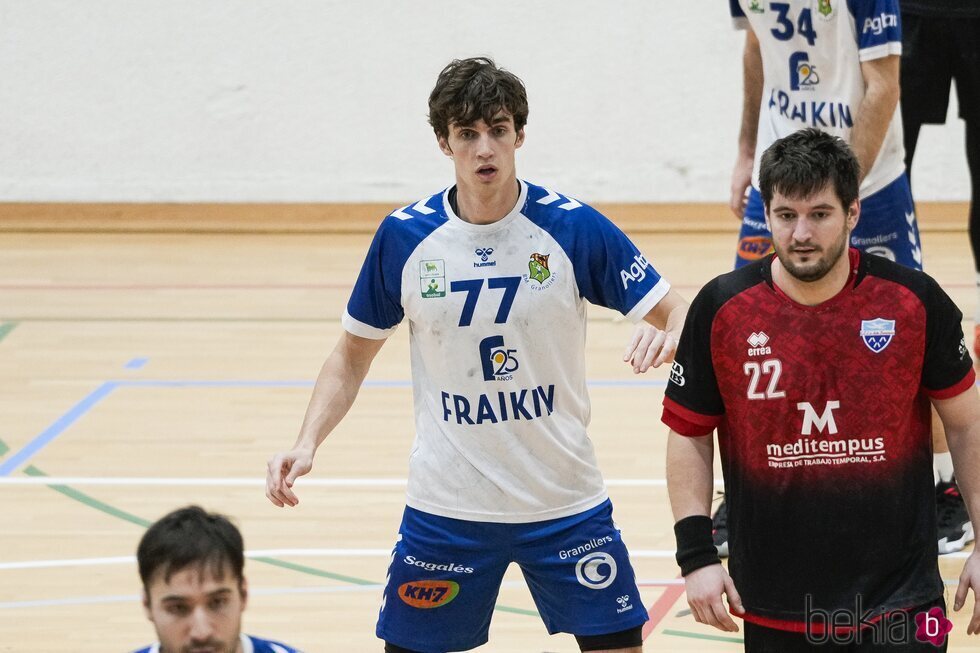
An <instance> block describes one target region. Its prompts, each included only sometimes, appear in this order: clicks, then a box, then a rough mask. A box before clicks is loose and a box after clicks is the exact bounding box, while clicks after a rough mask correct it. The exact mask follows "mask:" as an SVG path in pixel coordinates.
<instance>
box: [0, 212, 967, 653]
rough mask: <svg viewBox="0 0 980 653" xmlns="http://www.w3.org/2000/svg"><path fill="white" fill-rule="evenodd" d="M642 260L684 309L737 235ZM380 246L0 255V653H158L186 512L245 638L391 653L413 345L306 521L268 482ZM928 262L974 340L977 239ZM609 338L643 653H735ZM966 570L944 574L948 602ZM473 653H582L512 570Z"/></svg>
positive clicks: (602, 330)
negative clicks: (389, 602)
mask: <svg viewBox="0 0 980 653" xmlns="http://www.w3.org/2000/svg"><path fill="white" fill-rule="evenodd" d="M733 230H734V226H733ZM636 240H637V241H638V243H639V244H640V246H641V248H642V249H643V250H644V251H645V252H646V253H647V255H648V257H649V258H650V259H651V260H652V261H653V262H654V265H655V266H656V267H657V268H658V269H659V270H660V271H661V272H662V273H663V274H664V275H666V276H667V277H668V278H670V279H671V280H672V281H673V283H674V284H675V286H676V287H677V288H679V290H680V291H681V292H682V293H683V294H684V295H685V296H687V297H688V298H691V297H693V295H694V293H695V292H696V291H697V289H698V288H699V287H700V286H701V285H702V284H703V283H704V282H705V281H707V280H708V279H709V278H710V277H712V276H713V275H715V274H719V273H721V272H724V271H726V270H727V269H729V266H730V265H731V262H732V251H733V247H734V235H733V234H704V233H701V234H694V233H688V234H651V235H643V236H637V238H636ZM368 241H369V237H368V236H366V235H308V234H294V235H285V234H279V235H248V234H239V235H179V234H143V235H140V234H97V233H87V234H86V233H83V234H78V233H74V234H65V233H62V234H58V233H51V234H37V233H35V234H29V233H2V234H0V253H2V255H0V370H2V373H0V415H2V419H0V651H4V652H8V651H44V652H45V653H60V652H66V653H67V652H72V653H89V652H91V653H95V652H99V653H105V652H107V651H130V650H132V649H134V648H136V647H137V646H140V645H144V644H145V643H147V642H149V641H151V640H152V639H153V636H152V629H151V626H150V624H149V623H148V622H146V621H145V618H144V616H143V613H142V610H141V607H140V605H139V601H138V591H139V581H138V577H137V574H136V568H135V563H134V560H133V553H134V551H135V547H136V543H137V541H138V539H139V538H140V536H141V535H142V533H143V531H144V529H145V527H146V526H147V524H148V523H149V522H151V521H152V520H154V519H156V518H158V517H159V516H161V515H162V514H164V513H165V512H167V511H169V510H171V509H173V508H175V507H178V506H181V505H185V504H189V503H196V504H200V505H202V506H204V507H206V508H208V509H210V510H217V511H222V512H224V513H226V514H228V515H230V516H232V517H233V518H234V519H235V521H236V522H237V523H238V524H239V525H240V527H241V529H242V531H243V533H244V536H245V542H246V545H247V548H248V549H249V551H250V559H249V561H248V563H247V565H246V574H247V576H248V578H249V581H250V583H251V589H252V591H251V601H250V605H249V608H248V610H247V612H246V614H245V629H246V631H247V632H251V633H254V634H258V635H262V636H266V637H271V638H276V639H281V640H284V641H286V642H288V643H290V644H292V645H294V646H297V647H301V648H303V649H305V650H306V651H307V652H308V653H316V652H321V651H353V652H357V653H360V652H362V651H364V652H368V651H379V650H380V643H379V642H378V641H377V640H376V639H375V638H374V634H373V633H374V622H375V618H376V615H377V610H378V605H379V598H380V585H379V584H380V583H381V582H383V581H384V578H385V570H386V566H387V563H388V555H389V551H390V548H391V546H392V544H393V541H394V535H395V532H396V528H397V525H398V522H399V517H400V514H401V510H402V507H403V492H404V476H405V470H406V458H407V454H408V450H409V446H410V443H411V440H412V432H413V426H412V403H411V402H412V396H411V388H410V385H409V378H410V377H409V364H408V348H407V328H405V327H403V328H401V329H400V330H399V331H398V332H397V334H396V335H395V336H393V337H392V338H391V341H390V342H389V343H388V344H387V345H386V346H385V348H384V349H383V350H382V353H381V354H380V356H379V358H378V360H377V361H376V363H375V365H374V367H373V369H372V370H371V373H370V375H369V377H368V380H367V382H366V384H365V386H364V388H363V389H362V390H361V394H360V397H359V398H358V400H357V403H356V404H355V405H354V408H353V409H352V411H351V413H350V415H349V416H348V417H347V419H346V421H344V422H343V423H342V425H341V426H340V427H339V428H338V429H337V431H336V432H335V433H334V434H333V435H332V436H331V437H330V439H329V440H328V441H327V443H326V444H325V445H324V446H323V448H322V449H321V451H320V454H319V457H318V460H317V464H316V467H315V469H314V472H313V474H312V477H311V478H309V480H305V481H303V482H301V483H299V484H298V485H297V488H298V491H299V493H300V497H301V503H300V505H299V506H298V507H297V508H295V509H292V510H283V509H278V508H275V507H274V506H272V505H271V504H270V503H268V502H267V501H266V499H265V497H264V495H263V478H264V472H265V462H266V460H267V458H268V457H269V456H270V455H271V453H272V452H274V451H276V450H278V449H281V448H285V447H287V446H289V445H290V444H291V443H292V441H293V438H294V437H295V434H296V431H297V428H298V426H299V423H300V420H301V419H302V416H303V411H304V409H305V406H306V403H307V400H308V398H309V394H310V391H311V387H312V379H313V378H314V377H315V375H316V373H317V371H318V369H319V366H320V364H321V362H322V360H323V358H324V357H325V356H326V354H327V353H328V352H329V351H330V349H331V348H332V346H333V343H334V342H335V340H336V338H337V336H338V334H339V331H340V328H341V327H340V323H339V316H340V315H341V312H342V310H343V307H344V304H345V302H346V298H347V294H348V291H349V288H350V286H351V284H352V282H353V280H354V278H355V275H356V273H357V271H358V269H359V266H360V262H361V259H362V257H363V254H364V252H365V250H366V247H367V244H368ZM924 245H925V251H926V259H927V260H926V264H927V269H928V270H929V271H930V272H932V273H933V274H934V275H935V276H936V277H937V278H938V279H939V280H940V281H941V282H942V283H943V285H944V286H945V287H946V288H947V289H948V291H949V292H950V293H951V294H952V295H953V297H954V299H956V301H957V302H958V303H959V305H960V306H961V307H962V309H963V311H964V314H965V315H966V318H967V319H966V320H965V322H964V327H965V328H966V329H967V330H968V332H969V333H972V327H973V323H972V315H973V310H974V301H975V295H974V291H973V272H972V267H971V260H970V254H969V248H968V244H967V238H966V235H965V233H941V232H930V233H926V234H925V236H924ZM613 317H614V316H613V315H612V314H611V313H610V312H608V311H605V310H596V309H593V310H591V312H590V317H589V320H590V324H589V337H588V352H587V355H588V364H589V379H590V387H591V395H592V402H593V423H592V426H591V434H592V437H593V439H594V441H595V444H596V448H597V451H598V455H599V458H600V463H601V465H602V468H603V470H604V473H605V475H606V478H607V479H608V482H609V485H610V493H611V494H612V497H613V500H614V502H615V506H616V518H617V522H618V524H619V525H620V527H621V528H622V529H623V532H624V534H625V537H626V540H627V543H628V544H629V546H630V548H631V551H632V553H633V557H634V562H635V566H636V570H637V574H638V578H639V579H640V585H641V593H642V597H631V600H637V599H638V598H639V599H641V600H642V602H643V605H644V606H645V608H646V609H648V610H649V613H650V616H651V620H650V622H649V624H648V626H649V628H648V629H647V631H645V632H646V633H647V635H648V637H647V640H646V642H647V647H646V649H647V650H648V651H738V650H740V646H739V645H738V642H739V641H740V639H739V637H738V636H737V635H736V636H731V635H729V634H727V633H721V632H718V631H713V630H711V629H709V628H707V627H705V626H701V625H699V624H697V623H696V622H695V621H694V620H693V619H692V618H691V616H690V615H689V614H688V612H687V610H686V607H687V606H686V602H685V600H684V597H683V588H682V586H681V585H680V584H679V582H678V580H677V568H676V566H675V564H674V562H673V559H672V556H673V551H672V549H673V536H672V530H671V524H672V520H671V518H670V516H669V509H668V504H667V494H666V489H665V487H664V481H663V479H664V462H663V461H664V442H665V428H664V427H663V426H662V425H661V424H660V421H659V414H660V411H659V407H660V400H661V396H662V392H663V387H664V379H665V376H664V373H663V372H660V371H658V372H656V373H652V374H649V375H647V376H643V377H635V376H634V375H633V374H632V372H631V371H630V370H629V369H628V368H627V367H626V366H625V365H624V364H623V363H622V362H621V360H620V359H621V356H622V351H623V348H624V345H625V342H626V340H627V339H628V337H629V335H630V333H631V326H630V325H629V324H627V323H625V322H621V321H615V320H614V319H613ZM539 326H540V328H543V329H558V328H561V325H557V324H542V325H539ZM433 482H438V479H433ZM859 545H860V544H859V543H858V542H855V546H859ZM896 546H901V543H896ZM842 554H844V555H846V551H845V552H842ZM962 562H963V560H962V556H947V557H944V558H943V559H942V560H941V568H942V571H943V575H944V577H945V578H947V579H949V581H950V583H951V584H952V583H954V582H955V579H956V577H957V576H958V574H959V570H960V567H961V565H962ZM952 591H953V589H952V587H950V592H952ZM950 596H952V594H951V593H950ZM970 605H971V606H972V599H971V603H970ZM954 623H955V626H954V630H953V633H952V636H953V639H952V641H953V642H954V643H953V645H952V647H951V650H955V651H970V650H977V651H980V639H969V640H968V639H967V637H966V635H965V628H966V623H967V619H966V618H964V617H962V616H958V617H956V619H955V620H954ZM481 650H486V651H501V652H521V653H527V652H532V653H540V652H543V651H548V652H554V653H559V652H571V651H575V650H577V649H576V646H575V644H574V640H573V639H572V638H571V637H570V636H565V635H560V636H556V637H549V636H548V635H547V634H546V632H545V630H544V627H543V626H542V624H541V622H540V620H539V619H538V617H537V616H536V614H535V611H534V606H533V603H532V601H531V598H530V595H529V593H528V591H527V588H526V587H525V585H524V583H523V581H522V580H521V578H520V575H519V574H518V573H516V572H515V570H514V569H513V568H512V569H511V570H510V572H509V573H508V575H507V578H506V584H505V587H504V588H503V590H502V591H501V594H500V599H499V605H498V606H497V611H496V613H495V615H494V619H493V626H492V629H491V642H490V644H489V645H487V646H485V647H483V648H482V649H481Z"/></svg>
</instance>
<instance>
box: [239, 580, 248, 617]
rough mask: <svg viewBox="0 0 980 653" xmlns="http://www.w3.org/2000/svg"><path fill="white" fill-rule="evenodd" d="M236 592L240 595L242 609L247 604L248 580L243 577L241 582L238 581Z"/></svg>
mask: <svg viewBox="0 0 980 653" xmlns="http://www.w3.org/2000/svg"><path fill="white" fill-rule="evenodd" d="M238 593H239V594H240V595H241V597H242V610H244V609H245V606H247V605H248V581H247V580H245V578H244V577H243V578H242V580H241V582H239V583H238Z"/></svg>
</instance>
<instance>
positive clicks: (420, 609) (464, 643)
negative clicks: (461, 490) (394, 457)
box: [377, 500, 649, 653]
mask: <svg viewBox="0 0 980 653" xmlns="http://www.w3.org/2000/svg"><path fill="white" fill-rule="evenodd" d="M512 562H516V563H517V564H518V565H520V567H521V571H522V572H523V573H524V578H525V580H526V581H527V584H528V587H529V588H530V590H531V596H532V597H534V603H535V605H536V606H537V608H538V612H539V613H540V614H541V618H542V620H543V621H544V624H545V627H546V628H547V629H548V632H549V633H551V634H554V633H558V632H566V633H572V634H574V635H604V634H607V633H615V632H619V631H622V630H629V629H630V628H635V627H637V626H639V625H641V624H642V623H643V622H645V621H647V619H648V618H649V617H648V616H647V612H646V610H645V609H644V608H643V604H642V602H641V601H640V592H639V590H638V589H637V587H636V578H635V576H634V574H633V567H632V565H630V561H629V553H628V552H627V550H626V545H625V544H624V543H623V540H622V537H621V536H620V533H619V529H617V528H616V526H615V524H614V523H613V520H612V504H611V503H610V502H609V501H608V500H606V501H605V502H603V503H602V504H600V505H598V506H596V507H595V508H592V509H591V510H587V511H585V512H583V513H579V514H578V515H573V516H571V517H564V518H562V519H551V520H548V521H542V522H533V523H529V524H501V523H495V522H491V523H488V522H474V521H463V520H459V519H450V518H448V517H439V516H436V515H431V514H428V513H424V512H420V511H418V510H414V509H412V508H405V515H404V517H403V518H402V525H401V528H400V530H399V534H398V541H397V542H396V544H395V548H394V551H392V557H391V566H390V567H389V568H388V579H387V581H386V584H385V590H384V597H383V599H382V601H381V613H380V615H379V616H378V627H377V635H378V637H379V638H381V639H383V640H385V641H386V642H390V643H392V644H395V645H397V646H401V647H403V648H408V649H412V650H415V651H422V652H423V653H442V652H443V651H466V650H469V649H472V648H476V647H477V646H480V645H481V644H485V643H486V642H487V633H488V631H489V629H490V616H491V614H492V613H493V609H494V605H495V603H496V601H497V593H498V592H499V591H500V583H501V580H502V579H503V576H504V571H505V570H506V569H507V567H508V565H510V563H512Z"/></svg>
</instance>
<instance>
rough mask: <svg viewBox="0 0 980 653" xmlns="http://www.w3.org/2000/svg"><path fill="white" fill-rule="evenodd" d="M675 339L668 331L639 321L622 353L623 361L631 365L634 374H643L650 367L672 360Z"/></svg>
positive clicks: (675, 347) (675, 346) (675, 343)
mask: <svg viewBox="0 0 980 653" xmlns="http://www.w3.org/2000/svg"><path fill="white" fill-rule="evenodd" d="M676 352H677V339H676V338H675V337H674V336H673V335H672V334H671V333H670V332H668V331H662V330H660V329H658V328H657V327H655V326H653V325H652V324H648V323H646V322H640V323H639V324H637V325H636V328H635V329H634V330H633V337H632V338H631V339H630V344H629V345H628V346H627V347H626V352H625V353H624V354H623V361H624V362H626V363H629V364H630V365H631V366H632V367H633V373H634V374H643V373H644V372H646V371H647V370H648V369H650V368H651V367H660V366H661V365H662V364H664V363H669V362H670V361H672V360H674V354H675V353H676Z"/></svg>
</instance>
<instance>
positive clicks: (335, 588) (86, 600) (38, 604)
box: [0, 578, 684, 610]
mask: <svg viewBox="0 0 980 653" xmlns="http://www.w3.org/2000/svg"><path fill="white" fill-rule="evenodd" d="M636 584H637V585H639V586H640V587H667V586H669V585H683V584H684V580H683V579H681V578H651V579H648V580H637V581H636ZM383 587H384V583H372V584H370V585H314V586H311V587H268V588H264V589H256V588H254V587H249V590H248V593H249V596H287V595H290V594H352V593H357V592H372V593H375V592H377V591H378V590H380V589H381V588H383ZM501 587H504V588H514V587H518V588H520V587H527V583H526V582H525V581H523V580H505V581H504V582H503V583H501ZM140 600H141V599H140V596H139V595H138V594H106V595H102V596H73V597H66V598H60V599H32V600H28V601H0V610H14V609H17V608H55V607H61V606H69V605H92V604H99V603H138V602H139V601H140Z"/></svg>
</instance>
